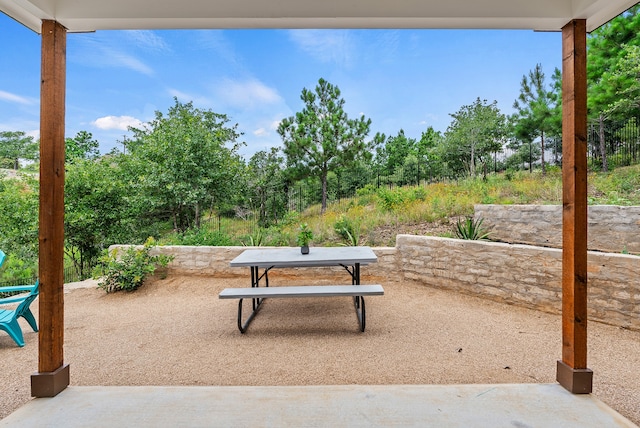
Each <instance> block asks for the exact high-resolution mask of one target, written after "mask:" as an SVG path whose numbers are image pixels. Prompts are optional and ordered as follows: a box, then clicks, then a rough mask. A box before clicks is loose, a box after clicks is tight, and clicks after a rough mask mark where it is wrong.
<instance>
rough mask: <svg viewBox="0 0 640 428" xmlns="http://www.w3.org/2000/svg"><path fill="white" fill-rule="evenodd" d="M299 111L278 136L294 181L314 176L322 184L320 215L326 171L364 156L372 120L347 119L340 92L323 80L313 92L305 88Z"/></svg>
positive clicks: (324, 190) (279, 129)
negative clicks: (366, 138) (281, 141)
mask: <svg viewBox="0 0 640 428" xmlns="http://www.w3.org/2000/svg"><path fill="white" fill-rule="evenodd" d="M300 99H301V100H302V101H303V103H304V104H305V107H304V109H303V110H302V111H301V112H298V113H296V115H295V116H291V117H288V118H286V119H284V120H283V121H282V122H281V123H280V126H279V127H278V133H279V134H280V136H281V137H282V140H283V142H284V154H285V156H286V160H287V167H288V169H289V171H290V172H291V173H292V176H293V177H294V178H296V179H297V178H304V177H317V178H318V179H319V180H320V182H321V185H322V213H324V212H325V210H326V208H327V177H328V174H329V171H334V170H335V169H337V168H339V167H343V166H348V165H350V164H352V163H353V162H354V161H355V160H356V159H358V158H359V157H360V156H362V155H364V154H368V152H367V151H366V150H365V148H366V144H365V141H364V139H365V137H366V136H367V134H368V133H369V127H370V125H371V119H365V117H364V115H363V116H361V117H360V118H358V119H349V118H348V116H347V114H346V113H345V111H344V99H342V98H340V89H338V87H337V86H335V85H332V84H331V83H329V82H327V81H326V80H324V79H320V80H319V81H318V85H317V86H316V88H315V92H313V91H310V90H308V89H306V88H304V89H303V90H302V95H301V96H300Z"/></svg>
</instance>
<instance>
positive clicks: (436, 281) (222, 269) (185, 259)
mask: <svg viewBox="0 0 640 428" xmlns="http://www.w3.org/2000/svg"><path fill="white" fill-rule="evenodd" d="M115 248H118V247H117V246H116V247H115ZM120 248H122V247H120ZM245 249H246V248H245V247H189V246H165V247H157V248H156V249H154V251H159V252H162V253H163V254H169V255H173V256H174V257H175V258H174V260H173V261H172V262H171V264H170V265H169V273H175V274H180V275H215V276H218V277H238V276H246V277H247V282H249V270H248V269H246V268H245V269H243V268H231V267H229V262H230V261H231V260H232V259H233V258H235V257H236V256H237V255H239V254H240V253H241V252H242V251H244V250H245ZM373 250H374V252H375V253H376V255H377V256H378V262H377V263H373V264H371V265H368V266H366V267H365V268H363V269H362V279H363V282H368V283H381V284H383V285H384V282H385V280H388V279H391V278H393V279H394V280H397V279H402V278H406V279H411V280H414V281H418V282H421V283H423V284H425V285H427V286H431V287H436V288H441V289H446V290H450V291H453V292H459V293H465V294H471V295H475V296H479V297H483V298H488V299H491V300H495V301H498V302H502V303H509V304H515V305H519V306H524V307H528V308H532V309H538V310H543V311H547V312H552V313H560V312H561V300H562V298H561V278H562V250H559V249H554V248H545V247H535V246H529V245H520V244H506V243H497V242H483V241H465V240H459V239H449V238H437V237H430V236H415V235H398V237H397V239H396V247H395V248H393V247H384V248H374V249H373ZM311 251H313V248H311ZM309 269H310V268H297V269H275V270H273V271H272V273H270V275H269V277H270V278H273V279H274V280H275V281H277V279H278V276H281V275H283V276H299V277H301V278H304V277H308V276H309ZM315 269H317V271H318V273H319V275H321V276H322V278H323V279H329V278H331V280H333V277H335V281H337V283H345V281H346V279H347V278H345V276H344V270H343V268H340V267H336V268H332V270H329V269H327V268H315ZM331 272H333V275H332V273H331ZM588 273H589V279H588V280H589V282H588V284H589V291H588V292H589V295H588V296H589V317H590V319H592V320H598V321H602V322H605V323H608V324H613V325H618V326H621V327H625V328H630V329H634V330H639V331H640V257H638V256H633V255H624V254H615V253H599V252H589V254H588Z"/></svg>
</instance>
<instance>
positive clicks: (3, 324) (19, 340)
mask: <svg viewBox="0 0 640 428" xmlns="http://www.w3.org/2000/svg"><path fill="white" fill-rule="evenodd" d="M38 286H39V280H37V281H36V283H35V284H34V285H17V286H11V287H0V293H13V292H16V291H25V292H26V291H28V292H29V294H25V293H22V294H19V295H13V296H10V297H5V298H4V299H0V305H4V304H8V303H13V304H15V303H18V302H20V304H19V305H18V307H17V308H16V309H15V310H12V309H0V330H4V331H6V332H7V333H9V336H11V338H12V339H13V340H14V341H15V342H16V344H17V345H18V346H20V347H23V346H24V336H23V335H22V329H21V328H20V324H19V323H18V318H20V317H22V318H24V319H25V320H27V322H28V323H29V325H30V326H31V328H32V329H33V331H38V324H36V319H35V317H34V316H33V313H31V309H29V305H31V302H33V301H34V300H35V299H36V297H38V293H39V290H38Z"/></svg>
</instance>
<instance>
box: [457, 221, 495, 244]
mask: <svg viewBox="0 0 640 428" xmlns="http://www.w3.org/2000/svg"><path fill="white" fill-rule="evenodd" d="M482 221H483V219H482V218H478V219H474V218H473V217H465V218H464V219H461V218H459V219H458V221H457V222H456V227H455V229H454V232H455V234H456V237H458V238H460V239H471V240H476V241H479V240H482V241H488V240H489V234H490V233H491V232H490V231H489V230H487V229H485V228H483V227H482Z"/></svg>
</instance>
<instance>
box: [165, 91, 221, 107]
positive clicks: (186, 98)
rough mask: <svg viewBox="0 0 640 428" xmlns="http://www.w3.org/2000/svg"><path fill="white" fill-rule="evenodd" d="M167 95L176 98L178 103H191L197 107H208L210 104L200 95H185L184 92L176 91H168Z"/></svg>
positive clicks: (209, 101) (207, 99)
mask: <svg viewBox="0 0 640 428" xmlns="http://www.w3.org/2000/svg"><path fill="white" fill-rule="evenodd" d="M168 92H169V95H171V96H172V97H176V98H177V99H178V101H181V102H183V103H188V102H192V101H193V104H194V105H195V106H197V107H210V106H211V105H212V102H211V100H210V99H209V98H207V97H203V96H201V95H192V94H187V93H186V92H182V91H179V90H178V89H169V90H168Z"/></svg>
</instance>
